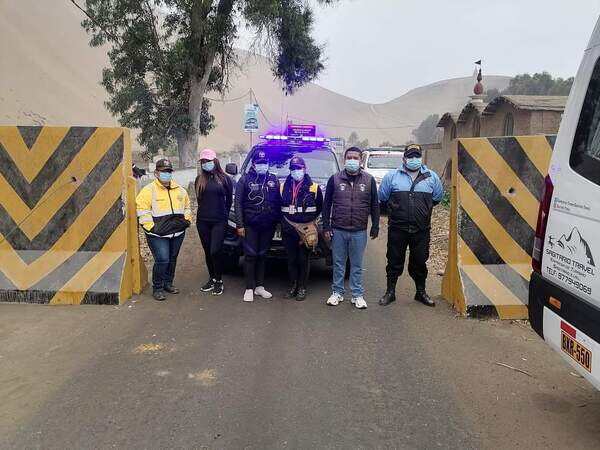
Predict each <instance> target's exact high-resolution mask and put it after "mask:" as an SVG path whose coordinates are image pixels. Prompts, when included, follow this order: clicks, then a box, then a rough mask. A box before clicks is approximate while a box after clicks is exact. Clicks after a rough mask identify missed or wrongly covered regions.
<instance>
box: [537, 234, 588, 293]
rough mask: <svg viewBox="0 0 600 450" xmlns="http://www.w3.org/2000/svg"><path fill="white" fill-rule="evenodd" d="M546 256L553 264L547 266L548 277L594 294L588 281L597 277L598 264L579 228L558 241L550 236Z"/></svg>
mask: <svg viewBox="0 0 600 450" xmlns="http://www.w3.org/2000/svg"><path fill="white" fill-rule="evenodd" d="M546 255H548V256H549V257H550V260H551V264H548V265H547V266H546V271H547V273H548V275H550V276H552V277H554V278H556V279H558V280H560V281H562V282H563V283H566V284H568V285H570V286H572V287H574V288H576V289H577V290H579V291H581V292H584V293H585V294H588V295H591V294H592V288H591V287H590V286H589V284H590V281H591V280H590V281H588V279H589V277H592V278H593V277H594V276H595V271H596V264H595V262H594V256H593V254H592V250H591V249H590V246H589V244H588V243H587V241H586V240H585V239H584V238H583V236H582V235H581V233H580V232H579V229H577V227H573V228H572V229H571V231H570V232H569V234H568V235H567V234H563V235H562V236H560V237H559V238H558V239H557V238H556V236H554V235H549V236H548V245H547V246H546Z"/></svg>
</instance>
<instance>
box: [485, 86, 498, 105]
mask: <svg viewBox="0 0 600 450" xmlns="http://www.w3.org/2000/svg"><path fill="white" fill-rule="evenodd" d="M499 95H501V94H500V91H499V90H498V89H496V88H492V89H488V90H487V91H486V93H485V100H484V101H485V102H486V103H490V102H491V101H492V100H494V99H495V98H496V97H498V96H499Z"/></svg>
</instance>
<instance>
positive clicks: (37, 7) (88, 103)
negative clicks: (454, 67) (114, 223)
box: [0, 0, 509, 151]
mask: <svg viewBox="0 0 600 450" xmlns="http://www.w3.org/2000/svg"><path fill="white" fill-rule="evenodd" d="M0 8H1V11H0V43H1V44H0V45H1V52H2V55H3V64H2V66H3V70H2V77H1V78H0V124H3V125H14V124H19V125H36V124H37V125H41V124H47V125H97V126H114V125H118V121H117V119H116V118H114V117H112V116H111V114H110V113H109V112H108V111H107V110H106V109H105V107H104V104H103V103H104V101H105V100H106V93H105V92H104V89H103V88H102V86H100V84H99V82H100V79H101V73H102V68H103V67H105V66H106V65H107V62H108V60H107V57H106V54H105V50H103V49H100V48H91V47H89V45H88V40H89V37H88V36H87V35H86V33H85V31H84V30H83V29H82V28H81V26H80V22H81V20H82V15H81V13H80V12H79V11H78V10H77V9H75V8H74V7H73V6H72V5H71V3H70V2H67V1H61V2H57V1H42V2H41V1H39V0H19V1H18V2H17V1H8V2H6V1H4V2H2V4H1V5H0ZM239 62H240V66H241V68H240V70H238V71H236V72H234V73H233V75H232V78H231V89H230V90H229V92H228V93H227V94H226V96H225V98H226V99H233V98H236V97H240V96H244V95H245V94H246V93H248V92H249V91H250V90H252V91H253V92H254V94H255V96H256V99H257V101H258V103H259V104H260V106H261V109H262V111H263V112H264V114H265V116H266V118H267V120H265V118H264V117H262V116H260V117H259V120H260V127H261V132H264V131H272V130H278V129H279V128H280V126H281V123H285V121H286V119H291V120H293V121H294V122H311V123H316V124H317V125H319V131H320V132H322V133H324V134H326V135H329V136H339V137H343V138H347V137H348V135H349V134H350V133H351V132H352V131H356V132H357V133H358V135H359V136H360V137H361V138H362V139H364V138H367V139H369V141H370V143H371V144H374V145H377V144H379V143H381V142H382V141H390V142H392V143H395V144H403V143H404V142H406V140H408V139H409V138H410V133H411V130H412V129H413V128H415V127H417V126H418V125H419V123H420V122H421V121H422V120H423V119H424V118H425V117H426V116H427V115H429V114H433V113H438V114H441V113H443V112H446V111H454V110H456V109H458V108H459V107H462V105H464V103H465V102H466V100H467V96H468V95H469V94H470V93H471V90H472V87H473V78H472V77H465V78H458V79H452V80H445V81H440V82H438V83H434V84H431V85H428V86H424V87H419V88H417V89H413V90H411V91H409V92H408V93H406V94H404V95H402V96H400V97H398V98H396V99H394V100H392V101H389V102H387V103H382V104H368V103H364V102H360V101H357V100H354V99H352V98H349V97H345V96H343V95H340V94H337V93H335V92H332V91H330V90H328V89H325V88H323V87H320V86H318V85H317V84H314V83H311V84H309V85H307V86H305V87H303V88H302V89H300V90H299V91H298V92H297V93H296V94H295V95H293V96H289V97H287V96H284V95H283V94H282V90H281V88H280V85H279V83H278V82H277V81H276V80H274V77H273V75H272V73H271V70H270V68H269V64H268V61H267V60H266V59H265V58H263V57H261V56H256V55H250V54H248V53H245V52H240V58H239ZM329 69H330V70H337V69H336V68H329ZM344 70H347V68H344ZM399 76H401V75H399ZM508 81H509V77H500V76H487V77H485V80H484V83H485V85H486V88H497V89H500V90H501V89H503V88H505V87H506V86H507V85H508ZM369 82H372V81H371V80H365V83H369ZM391 94H392V95H393V93H391ZM208 96H210V97H212V98H218V96H217V94H215V93H209V94H208ZM249 101H250V96H249V95H246V96H244V97H243V98H241V99H239V100H237V101H233V102H225V103H222V102H213V103H212V107H211V113H212V114H213V115H214V116H215V119H216V128H215V129H214V130H213V131H212V132H211V134H210V135H209V136H207V137H203V138H202V139H201V141H200V146H202V147H212V148H214V149H216V150H217V151H220V150H228V149H230V148H231V147H232V146H233V145H234V144H237V143H241V144H246V145H247V144H249V142H250V136H249V135H248V134H246V133H244V132H243V130H242V114H243V108H244V104H245V103H248V102H249ZM269 122H270V124H269ZM254 140H255V141H256V136H255V137H254ZM136 147H138V146H137V145H134V148H136Z"/></svg>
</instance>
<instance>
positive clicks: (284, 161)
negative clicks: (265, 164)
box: [244, 145, 338, 180]
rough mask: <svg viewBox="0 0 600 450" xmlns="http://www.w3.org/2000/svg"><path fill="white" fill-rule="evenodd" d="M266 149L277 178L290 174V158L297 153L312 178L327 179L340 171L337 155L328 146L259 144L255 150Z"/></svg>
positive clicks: (271, 167) (248, 165)
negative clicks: (308, 148)
mask: <svg viewBox="0 0 600 450" xmlns="http://www.w3.org/2000/svg"><path fill="white" fill-rule="evenodd" d="M258 149H260V150H264V151H265V152H266V153H267V155H268V157H269V162H270V167H269V171H270V172H271V173H274V174H275V175H277V178H280V179H282V178H285V177H287V176H288V175H289V174H290V169H289V167H290V159H291V158H292V156H294V155H297V156H300V157H302V159H304V161H305V162H306V171H307V173H308V174H309V175H310V177H311V178H314V179H319V180H327V179H328V178H329V177H330V176H331V175H333V174H335V173H336V172H337V171H338V165H337V161H336V158H335V155H334V154H333V152H331V150H329V149H328V148H326V147H316V148H314V149H310V150H307V149H306V148H297V147H291V146H275V145H264V146H257V147H255V148H254V150H255V151H256V150H258ZM249 169H250V164H247V165H246V167H245V169H244V172H248V170H249Z"/></svg>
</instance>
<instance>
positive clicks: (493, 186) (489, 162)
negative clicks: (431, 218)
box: [442, 136, 555, 319]
mask: <svg viewBox="0 0 600 450" xmlns="http://www.w3.org/2000/svg"><path fill="white" fill-rule="evenodd" d="M554 141H555V136H519V137H496V138H472V139H457V140H456V145H455V147H454V150H453V154H452V193H451V194H452V205H451V216H450V237H449V245H450V248H449V252H448V263H447V266H446V272H445V274H444V281H443V285H442V295H443V296H444V298H445V299H447V300H448V301H449V302H451V303H453V304H454V306H455V308H456V309H458V310H459V311H460V312H461V313H462V314H465V315H469V316H474V315H479V314H490V313H494V312H495V313H497V314H498V316H499V317H500V318H502V319H524V318H527V302H528V286H529V278H530V275H531V256H530V255H531V250H532V247H533V239H534V233H535V227H536V221H537V214H538V207H539V202H540V197H541V194H542V189H543V185H544V177H545V176H546V173H547V171H548V164H549V162H550V156H551V154H552V148H553V147H554Z"/></svg>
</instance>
